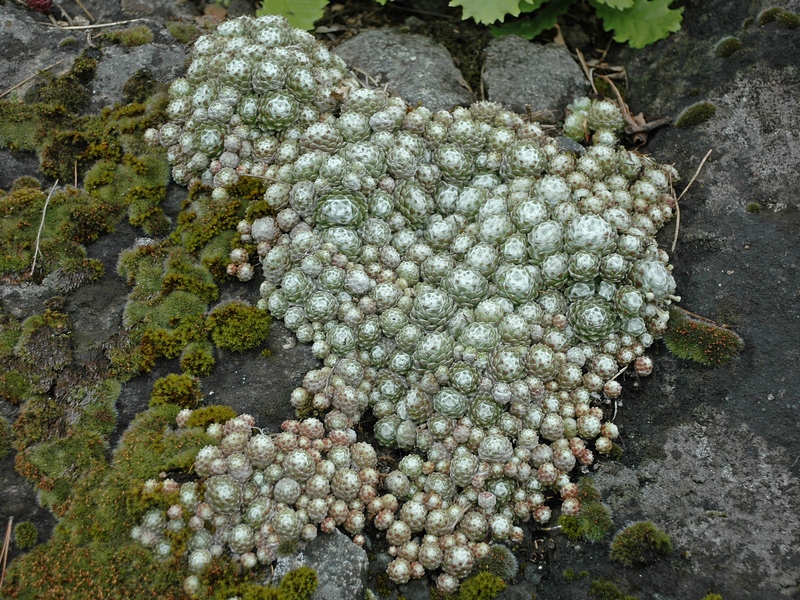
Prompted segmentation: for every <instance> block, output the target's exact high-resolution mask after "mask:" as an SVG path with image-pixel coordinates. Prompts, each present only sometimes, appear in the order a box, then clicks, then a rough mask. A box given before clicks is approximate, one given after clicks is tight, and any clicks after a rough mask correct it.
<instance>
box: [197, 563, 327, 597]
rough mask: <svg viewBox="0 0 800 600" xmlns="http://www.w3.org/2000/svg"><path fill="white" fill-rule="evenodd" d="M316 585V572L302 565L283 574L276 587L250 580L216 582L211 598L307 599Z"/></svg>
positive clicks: (317, 582) (317, 583)
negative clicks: (243, 581)
mask: <svg viewBox="0 0 800 600" xmlns="http://www.w3.org/2000/svg"><path fill="white" fill-rule="evenodd" d="M227 579H229V580H230V579H233V578H231V577H228V578H227ZM318 585H319V581H318V579H317V572H316V571H315V570H314V569H312V568H311V567H306V566H303V567H299V568H297V569H295V570H294V571H289V572H288V573H287V574H286V575H284V576H283V579H281V581H280V583H279V584H278V585H277V587H275V586H265V585H260V584H258V583H250V582H245V583H236V582H227V583H224V584H222V585H220V584H219V583H216V585H214V596H213V598H214V600H228V598H231V597H238V598H239V599H240V600H308V599H309V598H311V595H312V594H313V593H314V591H315V590H316V589H317V586H318Z"/></svg>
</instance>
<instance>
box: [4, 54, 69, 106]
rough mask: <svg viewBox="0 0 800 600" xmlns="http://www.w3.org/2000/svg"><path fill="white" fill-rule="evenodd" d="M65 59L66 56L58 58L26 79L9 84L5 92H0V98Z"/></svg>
mask: <svg viewBox="0 0 800 600" xmlns="http://www.w3.org/2000/svg"><path fill="white" fill-rule="evenodd" d="M65 60H66V58H62V59H61V60H59V61H57V62H54V63H53V64H52V65H49V66H47V67H45V68H44V69H41V70H39V71H37V72H36V73H35V74H34V75H31V76H30V77H28V78H27V79H23V80H22V81H20V82H19V83H18V84H16V85H13V86H11V87H10V88H8V89H7V90H6V91H5V92H3V93H2V94H0V98H2V97H3V96H6V95H7V94H10V93H11V92H13V91H14V90H15V89H17V88H18V87H20V86H21V85H25V84H26V83H28V82H29V81H30V80H31V79H35V78H36V77H38V76H39V75H40V74H41V73H44V72H45V71H47V70H49V69H52V68H53V67H55V66H58V65H60V64H61V63H62V62H64V61H65Z"/></svg>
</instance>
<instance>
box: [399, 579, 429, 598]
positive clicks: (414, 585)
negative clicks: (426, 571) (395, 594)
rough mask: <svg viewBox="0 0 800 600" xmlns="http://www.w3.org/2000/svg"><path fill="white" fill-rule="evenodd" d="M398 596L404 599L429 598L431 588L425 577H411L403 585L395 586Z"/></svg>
mask: <svg viewBox="0 0 800 600" xmlns="http://www.w3.org/2000/svg"><path fill="white" fill-rule="evenodd" d="M397 588H398V590H399V591H400V596H402V597H403V598H405V599H406V600H430V599H431V588H430V586H429V585H428V582H427V580H425V579H412V580H411V581H409V582H408V583H407V584H405V585H400V586H397Z"/></svg>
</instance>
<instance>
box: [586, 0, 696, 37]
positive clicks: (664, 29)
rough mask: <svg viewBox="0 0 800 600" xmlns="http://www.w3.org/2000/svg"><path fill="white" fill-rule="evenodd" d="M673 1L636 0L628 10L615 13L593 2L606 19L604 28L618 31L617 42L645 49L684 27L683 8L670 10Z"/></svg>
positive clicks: (616, 33) (595, 0)
mask: <svg viewBox="0 0 800 600" xmlns="http://www.w3.org/2000/svg"><path fill="white" fill-rule="evenodd" d="M671 2H672V0H634V3H633V6H632V7H631V8H629V9H627V10H614V9H613V8H609V7H608V6H606V5H605V4H601V3H600V2H599V0H589V3H590V4H591V5H592V6H593V7H594V9H595V10H596V11H597V16H598V17H600V18H601V19H602V20H603V28H604V29H605V30H606V31H613V32H614V40H615V41H617V42H628V45H629V46H630V47H631V48H643V47H644V46H647V45H648V44H652V43H653V42H657V41H658V40H660V39H663V38H665V37H667V36H668V35H669V34H670V33H674V32H676V31H678V30H680V28H681V20H682V18H683V16H682V13H683V7H681V8H677V9H674V10H673V9H671V8H669V5H670V4H671Z"/></svg>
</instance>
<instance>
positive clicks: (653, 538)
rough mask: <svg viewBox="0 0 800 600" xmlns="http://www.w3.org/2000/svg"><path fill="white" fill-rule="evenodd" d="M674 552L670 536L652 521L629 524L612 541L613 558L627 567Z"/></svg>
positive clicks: (610, 554)
mask: <svg viewBox="0 0 800 600" xmlns="http://www.w3.org/2000/svg"><path fill="white" fill-rule="evenodd" d="M670 552H672V542H671V541H670V539H669V536H668V535H667V534H666V533H665V532H664V531H663V530H662V529H659V528H658V527H656V526H655V525H654V524H653V523H652V522H651V521H639V522H638V523H632V524H631V525H628V526H627V527H625V529H623V530H622V531H620V532H619V533H617V534H616V535H615V536H614V539H613V541H612V542H611V552H610V553H609V557H610V558H611V560H614V561H616V562H619V563H622V564H623V565H625V566H626V567H641V566H645V565H649V564H652V563H654V562H656V561H657V560H659V559H661V558H663V557H665V556H666V555H668V554H669V553H670Z"/></svg>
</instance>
